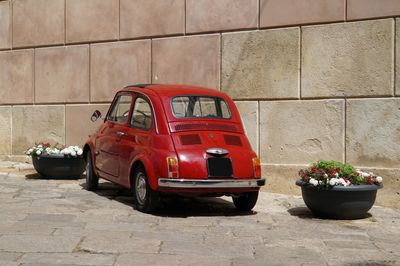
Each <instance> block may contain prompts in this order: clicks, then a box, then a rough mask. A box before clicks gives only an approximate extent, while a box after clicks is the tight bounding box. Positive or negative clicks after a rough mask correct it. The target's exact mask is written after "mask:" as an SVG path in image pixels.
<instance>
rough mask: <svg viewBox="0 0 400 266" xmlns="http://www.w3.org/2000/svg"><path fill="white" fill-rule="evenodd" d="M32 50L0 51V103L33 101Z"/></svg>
mask: <svg viewBox="0 0 400 266" xmlns="http://www.w3.org/2000/svg"><path fill="white" fill-rule="evenodd" d="M33 60H34V58H33V50H18V51H4V52H0V66H1V68H0V84H1V85H0V87H1V89H0V103H2V104H7V103H8V104H14V103H32V102H33V80H34V77H33V73H34V70H33V66H34V61H33Z"/></svg>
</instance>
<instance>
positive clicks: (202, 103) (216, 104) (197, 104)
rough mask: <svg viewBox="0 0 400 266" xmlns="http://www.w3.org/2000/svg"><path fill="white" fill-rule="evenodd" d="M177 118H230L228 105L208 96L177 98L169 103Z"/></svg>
mask: <svg viewBox="0 0 400 266" xmlns="http://www.w3.org/2000/svg"><path fill="white" fill-rule="evenodd" d="M171 106H172V111H173V113H174V116H175V117H177V118H185V117H196V118H219V119H221V118H223V119H229V118H231V112H230V109H229V106H228V104H227V103H226V102H225V101H224V100H223V99H221V98H218V97H208V96H178V97H174V98H173V99H172V102H171Z"/></svg>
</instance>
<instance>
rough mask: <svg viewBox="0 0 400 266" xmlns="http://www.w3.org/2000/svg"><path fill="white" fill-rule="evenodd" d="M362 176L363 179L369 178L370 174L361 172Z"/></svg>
mask: <svg viewBox="0 0 400 266" xmlns="http://www.w3.org/2000/svg"><path fill="white" fill-rule="evenodd" d="M361 175H362V176H363V177H369V174H368V173H365V172H361Z"/></svg>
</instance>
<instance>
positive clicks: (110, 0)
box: [65, 0, 119, 43]
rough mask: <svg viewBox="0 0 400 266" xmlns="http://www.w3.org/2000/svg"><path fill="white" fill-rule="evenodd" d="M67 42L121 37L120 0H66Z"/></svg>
mask: <svg viewBox="0 0 400 266" xmlns="http://www.w3.org/2000/svg"><path fill="white" fill-rule="evenodd" d="M65 15H66V19H65V21H66V29H65V30H66V42H67V43H72V42H87V41H100V40H116V39H118V38H119V17H118V16H119V1H118V0H86V1H81V0H66V11H65Z"/></svg>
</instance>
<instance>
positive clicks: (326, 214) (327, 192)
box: [296, 180, 383, 219]
mask: <svg viewBox="0 0 400 266" xmlns="http://www.w3.org/2000/svg"><path fill="white" fill-rule="evenodd" d="M296 185H298V186H300V187H301V192H302V196H303V200H304V203H305V204H306V205H307V207H308V208H309V209H310V210H311V211H312V213H313V214H314V215H315V216H317V217H320V218H331V219H360V218H365V217H366V213H367V212H368V210H369V209H371V207H372V206H373V205H374V202H375V198H376V192H377V190H378V189H380V188H382V187H383V186H382V185H380V186H377V185H354V186H348V187H343V186H334V187H331V188H318V187H313V186H310V185H309V184H307V183H304V182H303V181H302V180H297V181H296Z"/></svg>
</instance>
